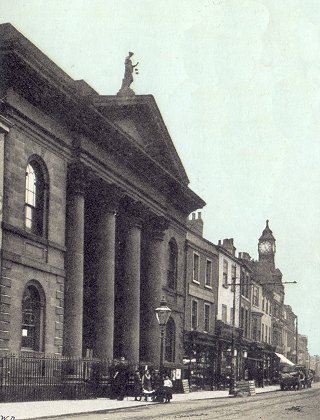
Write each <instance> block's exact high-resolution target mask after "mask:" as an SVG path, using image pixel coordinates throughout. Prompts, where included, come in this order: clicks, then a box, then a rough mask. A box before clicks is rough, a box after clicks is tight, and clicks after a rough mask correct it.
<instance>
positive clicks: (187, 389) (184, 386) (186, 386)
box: [182, 379, 190, 394]
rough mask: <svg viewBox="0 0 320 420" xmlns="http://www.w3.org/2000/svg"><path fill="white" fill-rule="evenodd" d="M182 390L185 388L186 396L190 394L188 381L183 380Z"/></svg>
mask: <svg viewBox="0 0 320 420" xmlns="http://www.w3.org/2000/svg"><path fill="white" fill-rule="evenodd" d="M182 388H183V392H184V394H189V392H190V387H189V381H188V379H182Z"/></svg>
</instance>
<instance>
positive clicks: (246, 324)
mask: <svg viewBox="0 0 320 420" xmlns="http://www.w3.org/2000/svg"><path fill="white" fill-rule="evenodd" d="M245 336H246V337H249V311H248V309H246V310H245Z"/></svg>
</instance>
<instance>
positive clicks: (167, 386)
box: [110, 364, 173, 402]
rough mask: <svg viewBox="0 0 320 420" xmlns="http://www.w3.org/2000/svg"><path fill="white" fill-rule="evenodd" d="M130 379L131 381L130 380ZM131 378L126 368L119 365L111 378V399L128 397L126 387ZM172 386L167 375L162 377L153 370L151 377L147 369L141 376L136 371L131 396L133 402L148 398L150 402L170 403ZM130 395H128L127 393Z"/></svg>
mask: <svg viewBox="0 0 320 420" xmlns="http://www.w3.org/2000/svg"><path fill="white" fill-rule="evenodd" d="M130 378H131V379H130ZM131 380H132V376H131V375H130V372H129V369H128V366H126V365H125V364H119V365H117V366H116V367H115V370H114V372H113V374H112V377H111V395H110V398H111V399H117V400H123V399H124V397H125V396H126V395H128V385H129V383H131V384H132V382H131ZM172 388H173V384H172V381H171V380H170V378H169V376H168V375H165V376H164V377H163V376H161V375H160V374H159V371H157V370H155V371H154V372H153V374H152V375H151V373H150V371H149V370H148V369H145V371H144V372H143V373H142V374H141V373H140V371H139V370H138V369H137V370H136V371H135V372H134V376H133V396H134V399H135V401H141V400H142V399H143V398H144V399H145V401H147V400H148V397H150V398H151V399H152V401H166V402H170V400H171V399H172ZM129 395H130V393H129Z"/></svg>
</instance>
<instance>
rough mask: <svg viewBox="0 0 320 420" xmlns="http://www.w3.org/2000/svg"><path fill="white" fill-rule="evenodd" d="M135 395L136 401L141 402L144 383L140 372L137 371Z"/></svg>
mask: <svg viewBox="0 0 320 420" xmlns="http://www.w3.org/2000/svg"><path fill="white" fill-rule="evenodd" d="M133 381H134V382H133V394H134V400H135V401H141V392H142V381H141V375H140V372H139V370H136V371H135V373H134V377H133Z"/></svg>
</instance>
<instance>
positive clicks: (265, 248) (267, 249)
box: [259, 241, 272, 254]
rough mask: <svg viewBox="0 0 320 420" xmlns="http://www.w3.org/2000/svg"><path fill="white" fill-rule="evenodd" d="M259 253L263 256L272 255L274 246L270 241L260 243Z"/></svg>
mask: <svg viewBox="0 0 320 420" xmlns="http://www.w3.org/2000/svg"><path fill="white" fill-rule="evenodd" d="M259 251H260V252H261V254H270V253H271V251H272V245H271V243H270V242H269V241H264V242H260V244H259Z"/></svg>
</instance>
